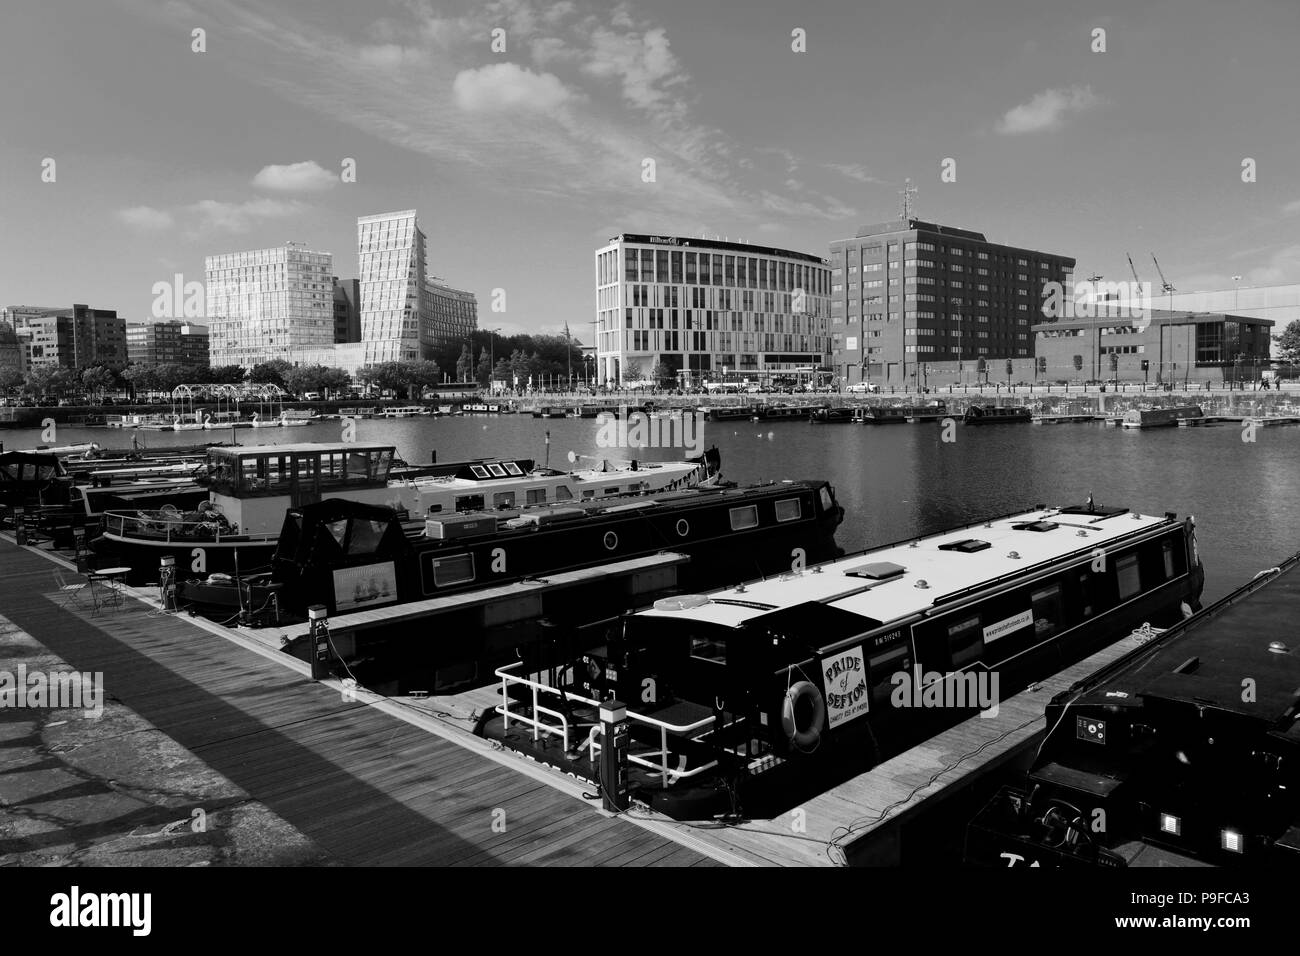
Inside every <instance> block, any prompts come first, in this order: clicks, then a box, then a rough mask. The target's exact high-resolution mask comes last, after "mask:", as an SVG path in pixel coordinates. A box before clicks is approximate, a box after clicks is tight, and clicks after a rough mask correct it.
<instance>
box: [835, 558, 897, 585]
mask: <svg viewBox="0 0 1300 956" xmlns="http://www.w3.org/2000/svg"><path fill="white" fill-rule="evenodd" d="M906 570H907V568H905V567H903V566H902V565H901V564H895V563H894V562H893V561H874V562H872V563H871V564H859V565H858V566H857V567H855V568H849V569H848V570H847V571H845V572H844V576H845V577H849V578H866V579H867V580H869V581H886V580H888V579H889V578H896V577H898V576H899V575H900V574H902V573H903V572H904V571H906Z"/></svg>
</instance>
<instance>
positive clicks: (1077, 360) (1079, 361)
mask: <svg viewBox="0 0 1300 956" xmlns="http://www.w3.org/2000/svg"><path fill="white" fill-rule="evenodd" d="M1074 370H1075V371H1076V372H1082V371H1083V356H1082V355H1076V356H1075V357H1074Z"/></svg>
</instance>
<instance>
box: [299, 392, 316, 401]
mask: <svg viewBox="0 0 1300 956" xmlns="http://www.w3.org/2000/svg"><path fill="white" fill-rule="evenodd" d="M302 400H303V401H304V402H319V401H320V392H303V393H302Z"/></svg>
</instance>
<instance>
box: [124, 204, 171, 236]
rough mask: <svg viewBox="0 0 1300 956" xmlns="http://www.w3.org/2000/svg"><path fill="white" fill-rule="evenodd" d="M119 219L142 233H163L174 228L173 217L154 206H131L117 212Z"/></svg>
mask: <svg viewBox="0 0 1300 956" xmlns="http://www.w3.org/2000/svg"><path fill="white" fill-rule="evenodd" d="M117 218H118V219H120V220H121V221H122V222H124V223H126V224H127V225H128V226H130V227H131V228H132V229H139V230H140V231H142V232H162V231H163V230H164V229H170V228H171V227H172V221H173V220H172V215H171V213H169V212H167V211H166V210H163V209H154V208H153V207H152V206H129V207H128V208H126V209H119V210H118V211H117Z"/></svg>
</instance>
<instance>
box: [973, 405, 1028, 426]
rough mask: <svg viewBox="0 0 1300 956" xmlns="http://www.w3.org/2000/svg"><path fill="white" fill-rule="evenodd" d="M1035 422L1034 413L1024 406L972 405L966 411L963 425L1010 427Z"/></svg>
mask: <svg viewBox="0 0 1300 956" xmlns="http://www.w3.org/2000/svg"><path fill="white" fill-rule="evenodd" d="M1033 420H1034V414H1033V412H1031V411H1030V410H1029V409H1028V408H1026V407H1025V406H1023V405H972V406H971V407H970V408H968V409H966V414H965V415H964V416H963V417H962V424H964V425H1008V424H1016V423H1022V422H1032V421H1033Z"/></svg>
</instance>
